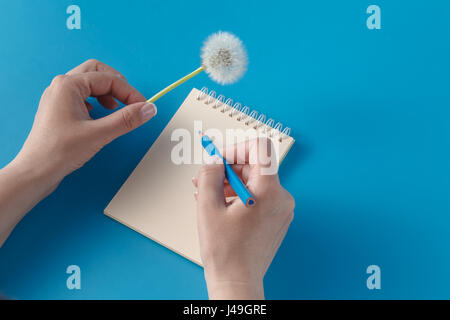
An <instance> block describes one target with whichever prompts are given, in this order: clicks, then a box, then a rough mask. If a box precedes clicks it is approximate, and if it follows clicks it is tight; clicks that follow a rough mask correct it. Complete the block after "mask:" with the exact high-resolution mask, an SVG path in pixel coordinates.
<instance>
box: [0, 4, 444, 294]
mask: <svg viewBox="0 0 450 320" xmlns="http://www.w3.org/2000/svg"><path fill="white" fill-rule="evenodd" d="M70 4H77V5H79V6H80V7H81V14H82V29H81V30H68V29H67V28H66V18H67V17H68V15H67V14H66V8H67V6H68V5H70ZM370 4H377V5H379V6H380V7H381V15H382V29H381V30H368V29H367V27H366V19H367V17H368V14H366V8H367V7H368V6H369V5H370ZM449 26H450V4H449V2H448V1H444V0H442V1H430V2H428V3H426V2H423V1H412V0H408V1H400V0H398V1H381V0H376V1H370V2H369V1H360V0H353V1H332V0H329V1H296V2H294V1H276V2H268V1H242V0H241V1H213V0H209V1H87V0H77V1H49V0H45V1H44V0H41V1H31V0H29V1H19V0H15V1H4V0H2V1H1V2H0V41H1V43H2V44H1V46H0V92H1V95H2V105H1V107H0V108H1V117H0V146H1V151H0V166H4V165H6V164H7V163H8V162H9V161H11V160H12V159H13V157H14V156H15V155H16V154H17V152H18V151H19V150H20V148H21V145H22V143H23V141H24V140H25V138H26V136H27V134H28V132H29V129H30V127H31V124H32V121H33V116H34V113H35V111H36V109H37V106H38V103H39V99H40V96H41V94H42V92H43V90H44V89H45V88H46V86H47V85H48V84H49V83H50V82H51V80H52V78H53V77H54V76H55V75H57V74H61V73H65V72H66V71H68V70H69V69H71V68H73V67H75V66H76V65H78V64H80V63H82V62H83V61H84V60H86V59H88V58H97V59H99V60H101V61H103V62H105V63H107V64H110V65H111V66H113V67H115V68H117V69H118V70H120V71H121V72H122V73H123V74H125V76H126V77H127V78H128V80H129V81H130V82H131V83H132V84H133V85H134V86H135V87H137V88H138V89H139V90H140V91H141V92H143V93H144V95H146V96H152V95H153V94H154V93H155V92H157V91H158V90H160V89H161V88H163V87H164V86H165V85H167V84H169V83H171V82H172V81H174V80H176V79H177V78H178V77H180V76H182V75H184V74H186V73H188V72H190V71H192V70H193V69H194V68H196V67H198V65H199V63H200V61H199V51H200V47H201V45H202V42H203V40H204V39H205V38H206V37H207V36H208V35H209V34H211V33H213V32H215V31H217V30H227V31H231V32H234V33H235V34H237V35H238V36H239V37H240V38H241V39H242V40H243V41H244V43H245V45H246V46H247V49H248V52H249V60H250V64H249V70H248V73H247V74H246V76H245V77H244V78H243V79H242V80H241V81H240V82H239V83H237V84H235V85H232V86H226V87H222V86H219V85H217V84H215V83H213V82H211V81H210V80H209V79H208V78H207V76H206V75H205V74H202V75H200V76H198V77H196V78H195V79H193V80H192V81H190V82H189V83H187V84H185V85H183V86H182V87H180V88H178V89H177V90H175V91H173V92H172V93H170V94H169V95H167V96H165V97H164V98H162V99H161V100H159V101H158V103H157V105H158V108H159V110H158V116H157V117H156V118H155V119H153V120H152V121H150V122H149V123H148V124H146V125H144V126H143V127H141V128H139V129H137V130H136V131H134V132H133V133H130V134H128V135H126V136H124V137H121V138H120V139H118V140H116V141H114V142H113V143H111V144H110V145H108V146H107V147H105V148H104V149H103V150H102V151H101V152H100V153H99V154H98V155H97V156H96V157H95V158H94V159H92V160H91V161H90V162H88V163H87V164H86V165H85V166H84V167H83V168H82V169H81V170H79V171H77V172H75V173H74V174H72V175H71V176H69V177H67V178H66V179H65V180H64V181H63V183H62V184H61V185H60V187H59V188H58V189H57V190H56V191H55V192H54V193H53V194H52V195H50V196H49V197H48V198H47V199H45V200H44V201H42V202H41V203H40V204H39V205H37V206H36V207H35V208H34V209H33V210H32V211H31V212H30V213H29V214H28V215H27V216H26V218H25V219H24V220H23V221H22V222H21V223H20V224H19V226H18V227H17V228H16V229H15V231H14V232H13V234H12V235H11V236H10V238H9V239H8V240H7V242H6V243H5V244H4V246H3V247H2V248H1V249H0V291H1V292H3V294H5V295H7V296H9V297H15V298H22V299H47V298H56V299H79V298H87V299H91V298H95V299H102V298H114V299H115V298H126V299H128V298H129V299H132V298H135V299H152V298H162V299H166V298H174V299H197V298H207V292H206V286H205V283H204V279H203V270H202V269H201V268H200V267H198V266H196V265H194V264H193V263H191V262H189V261H187V260H185V259H183V258H182V257H180V256H178V255H176V254H174V253H172V252H171V251H169V250H167V249H165V248H163V247H161V246H160V245H158V244H156V243H154V242H153V241H151V240H149V239H147V238H145V237H143V236H141V235H139V234H138V233H136V232H134V231H132V230H130V229H128V228H126V227H125V226H123V225H121V224H119V223H117V222H115V221H113V220H111V219H110V218H108V217H106V216H104V215H103V209H104V208H105V206H106V205H107V204H108V202H109V201H110V200H111V198H112V197H113V196H114V194H115V193H116V192H117V190H118V189H119V187H120V186H121V184H122V183H123V182H124V181H125V180H126V178H127V177H128V175H129V174H130V173H131V171H132V170H133V168H134V167H135V166H136V165H137V163H138V162H139V160H140V159H141V158H142V156H143V155H144V154H145V152H146V151H147V149H148V148H149V147H150V146H151V144H152V143H153V141H154V140H155V139H156V137H157V135H158V134H159V132H160V131H161V130H162V129H163V128H164V126H165V124H166V123H167V122H168V121H169V119H170V118H171V117H172V115H173V114H174V112H175V111H176V110H177V108H178V107H179V105H180V104H181V102H182V101H183V99H184V98H185V96H186V95H187V94H188V92H189V91H190V90H191V88H192V87H197V88H201V87H202V86H207V87H209V88H212V89H214V90H216V91H218V92H220V93H223V94H225V95H226V96H230V97H233V98H234V99H236V100H238V101H241V102H244V103H246V104H248V105H249V106H253V107H255V109H258V110H260V111H262V112H264V113H266V114H267V115H270V116H271V117H273V118H275V119H278V120H280V121H281V122H283V123H285V124H288V125H289V126H290V127H292V132H293V136H294V137H295V139H296V143H295V145H294V147H293V149H292V150H291V152H290V153H289V155H288V157H287V158H286V162H285V163H283V165H282V168H281V172H280V176H281V181H282V184H283V185H284V186H285V188H286V189H287V190H289V191H290V192H291V193H292V195H293V196H294V197H295V199H296V204H297V205H296V210H295V213H296V217H295V219H294V222H293V223H292V225H291V228H290V230H289V232H288V234H287V236H286V238H285V241H284V242H283V245H282V246H281V248H280V250H279V252H278V254H277V256H276V258H275V260H274V262H273V263H272V266H271V268H270V269H269V271H268V273H267V275H266V278H265V289H266V297H267V298H271V299H303V298H305V299H316V298H321V299H338V298H344V299H347V298H351V299H353V298H361V299H379V298H385V299H392V298H394V299H395V298H438V299H440V298H450V293H449V292H450V290H449V285H450V272H449V270H450V232H449V231H450V197H449V196H450V192H449V191H450V151H449V147H450V93H449V92H450V90H449V83H450V81H449V72H450V68H449V67H450V63H449V59H450V33H449V31H450V27H449ZM107 113H108V111H105V110H103V109H102V108H101V107H98V105H97V108H95V110H94V112H93V116H94V117H100V116H103V115H105V114H107ZM71 264H76V265H79V266H80V267H81V273H82V289H81V290H72V291H71V290H68V289H67V288H66V279H67V277H68V275H67V274H66V273H65V271H66V268H67V266H69V265H71ZM371 264H376V265H379V266H380V267H381V286H382V288H381V290H372V291H371V290H368V289H367V287H366V279H367V276H368V275H367V274H366V268H367V266H369V265H371Z"/></svg>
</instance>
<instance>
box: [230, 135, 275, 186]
mask: <svg viewBox="0 0 450 320" xmlns="http://www.w3.org/2000/svg"><path fill="white" fill-rule="evenodd" d="M222 153H223V155H224V157H225V159H227V161H228V162H231V163H234V164H235V165H234V166H239V165H242V164H245V165H243V166H242V170H241V172H240V176H241V177H242V179H243V181H244V183H246V184H247V185H248V186H249V187H250V189H253V190H252V191H255V190H256V191H259V190H264V188H266V187H268V186H271V185H272V184H277V185H278V184H279V181H278V174H277V172H278V163H277V159H276V154H275V150H274V148H273V145H272V142H271V140H270V139H267V138H258V139H252V140H246V141H244V142H242V143H238V144H235V145H231V146H227V147H226V148H224V149H223V150H222Z"/></svg>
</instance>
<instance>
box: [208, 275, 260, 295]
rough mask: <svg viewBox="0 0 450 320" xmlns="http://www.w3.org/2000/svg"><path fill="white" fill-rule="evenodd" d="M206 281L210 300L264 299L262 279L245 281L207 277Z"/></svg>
mask: <svg viewBox="0 0 450 320" xmlns="http://www.w3.org/2000/svg"><path fill="white" fill-rule="evenodd" d="M206 283H207V286H208V296H209V299H211V300H264V286H263V282H262V280H261V281H258V282H247V281H235V280H215V279H209V280H207V281H206Z"/></svg>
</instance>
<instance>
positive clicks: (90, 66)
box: [66, 59, 125, 79]
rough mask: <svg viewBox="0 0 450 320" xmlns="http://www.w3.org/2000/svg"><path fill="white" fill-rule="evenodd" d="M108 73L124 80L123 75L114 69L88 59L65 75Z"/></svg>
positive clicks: (95, 60)
mask: <svg viewBox="0 0 450 320" xmlns="http://www.w3.org/2000/svg"><path fill="white" fill-rule="evenodd" d="M97 71H99V72H109V73H112V74H115V75H117V76H120V77H122V78H123V79H125V77H124V76H123V74H121V73H120V72H119V71H117V70H116V69H114V68H113V67H110V66H108V65H107V64H104V63H103V62H100V61H98V60H97V59H89V60H87V61H85V62H83V63H82V64H80V65H79V66H77V67H75V68H73V69H72V70H70V71H69V72H67V73H66V75H72V74H77V73H85V72H97Z"/></svg>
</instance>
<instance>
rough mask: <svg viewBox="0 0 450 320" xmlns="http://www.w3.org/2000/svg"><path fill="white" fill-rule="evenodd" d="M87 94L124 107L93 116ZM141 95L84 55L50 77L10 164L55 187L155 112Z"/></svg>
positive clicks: (112, 106)
mask: <svg viewBox="0 0 450 320" xmlns="http://www.w3.org/2000/svg"><path fill="white" fill-rule="evenodd" d="M89 96H93V97H97V100H98V101H99V102H100V103H101V104H102V105H103V106H104V107H105V108H107V109H110V110H113V109H115V108H117V106H118V102H117V101H116V100H115V98H116V99H118V100H119V101H121V102H123V103H125V104H127V106H125V107H123V108H121V109H120V110H118V111H116V112H114V113H112V114H110V115H108V116H106V117H104V118H101V119H97V120H93V119H92V118H91V117H90V115H89V111H90V110H91V109H92V106H91V105H90V104H89V103H88V102H86V99H87V98H88V97H89ZM145 101H146V99H145V98H144V96H143V95H142V94H141V93H139V92H138V91H137V90H136V89H135V88H133V87H132V86H131V85H130V84H129V83H128V82H127V80H126V79H125V77H124V76H123V75H122V74H120V73H119V72H118V71H116V70H115V69H113V68H111V67H110V66H107V65H105V64H103V63H101V62H99V61H97V60H88V61H86V62H85V63H83V64H81V65H80V66H78V67H76V68H75V69H73V70H71V71H69V72H68V73H67V74H66V75H59V76H57V77H55V78H54V79H53V81H52V83H51V85H50V86H49V87H48V88H47V89H46V90H45V91H44V93H43V95H42V97H41V101H40V103H39V108H38V111H37V113H36V116H35V119H34V123H33V127H32V129H31V132H30V134H29V136H28V138H27V140H26V141H25V144H24V145H23V147H22V150H21V151H20V153H19V154H18V155H17V157H16V159H15V160H14V164H15V165H16V166H20V167H25V168H27V169H28V170H29V171H33V172H37V174H38V175H39V176H40V177H41V178H42V179H41V181H46V183H47V184H48V187H49V188H55V187H56V186H57V185H58V184H59V182H60V181H61V180H62V179H63V178H64V177H65V176H66V175H68V174H69V173H71V172H72V171H74V170H76V169H78V168H80V167H81V166H82V165H83V164H84V163H85V162H87V161H88V160H89V159H91V158H92V157H93V156H94V155H95V154H96V153H97V152H98V151H99V150H100V149H101V148H102V147H103V146H105V145H106V144H108V143H109V142H111V141H112V140H114V139H115V138H117V137H119V136H121V135H123V134H125V133H127V132H129V131H131V130H133V129H135V128H137V127H138V126H140V125H141V124H143V123H145V122H146V121H148V120H149V119H151V118H152V117H153V116H154V115H155V114H156V107H155V106H154V105H153V104H147V103H146V102H145Z"/></svg>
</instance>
